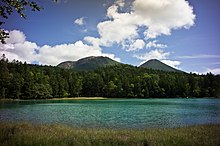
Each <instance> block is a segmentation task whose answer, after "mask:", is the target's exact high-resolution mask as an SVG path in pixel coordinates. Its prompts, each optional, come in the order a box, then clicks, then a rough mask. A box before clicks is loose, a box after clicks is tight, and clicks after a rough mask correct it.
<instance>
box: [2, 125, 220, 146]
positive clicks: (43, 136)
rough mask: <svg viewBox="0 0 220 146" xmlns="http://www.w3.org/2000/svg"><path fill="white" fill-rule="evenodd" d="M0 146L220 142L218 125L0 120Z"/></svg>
mask: <svg viewBox="0 0 220 146" xmlns="http://www.w3.org/2000/svg"><path fill="white" fill-rule="evenodd" d="M0 145H3V146H13V145H22V146H29V145H42V146H43V145H45V146H46V145H49V146H50V145H51V146H56V145H57V146H58V145H63V146H68V145H77V146H81V145H86V146H93V145H94V146H99V145H100V146H101V145H109V146H110V145H132V146H133V145H138V146H142V145H143V146H146V145H150V146H151V145H152V146H156V145H169V146H172V145H178V146H181V145H182V146H186V145H200V146H202V145H204V146H215V145H216V146H217V145H220V124H212V125H211V124H209V125H198V126H189V127H182V128H170V129H145V130H115V129H91V128H72V127H68V126H65V125H59V124H52V125H33V124H31V123H2V122H0Z"/></svg>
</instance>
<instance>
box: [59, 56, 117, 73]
mask: <svg viewBox="0 0 220 146" xmlns="http://www.w3.org/2000/svg"><path fill="white" fill-rule="evenodd" d="M117 64H120V63H119V62H117V61H114V60H112V59H110V58H108V57H103V56H91V57H86V58H82V59H80V60H78V61H65V62H62V63H60V64H58V65H57V66H58V67H61V68H65V69H74V70H79V71H87V70H94V69H97V68H99V67H105V66H110V65H117Z"/></svg>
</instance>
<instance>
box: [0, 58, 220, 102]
mask: <svg viewBox="0 0 220 146" xmlns="http://www.w3.org/2000/svg"><path fill="white" fill-rule="evenodd" d="M78 96H87V97H94V96H102V97H112V98H167V97H220V76H219V75H213V74H211V73H208V74H206V75H196V74H187V73H183V72H181V73H178V72H164V71H160V70H151V69H146V68H138V67H133V66H130V65H124V64H118V65H112V66H106V67H102V68H98V69H96V70H92V71H81V72H79V71H77V72H76V71H74V70H71V69H62V68H59V67H52V66H38V65H29V64H26V63H24V64H23V63H21V62H19V61H13V62H11V63H9V62H8V61H7V59H6V58H1V60H0V98H13V99H47V98H54V97H78Z"/></svg>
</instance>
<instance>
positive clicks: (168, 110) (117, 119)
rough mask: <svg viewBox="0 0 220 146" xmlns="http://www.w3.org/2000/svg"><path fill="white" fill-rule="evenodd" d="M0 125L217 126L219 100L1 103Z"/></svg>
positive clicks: (134, 127) (103, 126) (101, 126)
mask: <svg viewBox="0 0 220 146" xmlns="http://www.w3.org/2000/svg"><path fill="white" fill-rule="evenodd" d="M0 121H29V122H32V123H36V124H39V123H40V124H41V123H44V124H45V123H46V124H48V123H49V124H51V123H61V124H67V125H70V126H73V127H88V128H97V127H100V128H122V129H125V128H128V129H130V128H131V129H144V128H158V127H159V128H166V127H179V126H188V125H199V124H207V123H220V99H109V100H63V101H62V100H60V101H45V100H41V101H34V100H32V101H14V102H4V103H0Z"/></svg>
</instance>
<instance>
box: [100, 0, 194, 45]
mask: <svg viewBox="0 0 220 146" xmlns="http://www.w3.org/2000/svg"><path fill="white" fill-rule="evenodd" d="M124 5H125V1H124V0H117V1H116V3H114V4H113V5H112V6H110V7H109V8H108V9H107V18H109V19H108V20H106V21H103V22H100V23H99V24H98V25H97V28H98V32H99V35H100V38H97V39H99V41H97V42H99V44H100V45H102V46H111V45H113V44H114V43H118V44H122V45H123V44H125V43H126V45H125V46H128V47H129V46H130V44H131V43H133V42H134V40H136V39H137V38H139V37H140V35H141V34H140V32H139V29H138V28H140V27H144V28H146V29H145V30H144V35H145V36H146V38H156V37H158V36H160V35H170V34H171V31H172V30H174V29H180V28H190V27H191V26H193V25H194V20H195V15H194V14H193V8H192V7H191V6H190V5H189V3H188V2H187V1H185V0H157V1H155V0H134V1H133V2H132V5H131V9H130V11H127V12H119V9H120V7H121V6H122V7H123V6H124ZM158 47H166V45H163V44H161V45H160V44H158Z"/></svg>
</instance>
